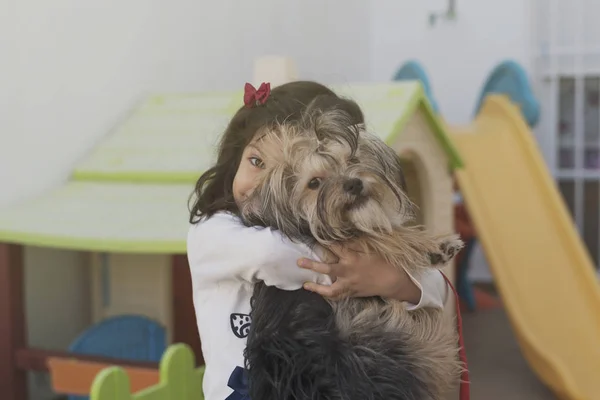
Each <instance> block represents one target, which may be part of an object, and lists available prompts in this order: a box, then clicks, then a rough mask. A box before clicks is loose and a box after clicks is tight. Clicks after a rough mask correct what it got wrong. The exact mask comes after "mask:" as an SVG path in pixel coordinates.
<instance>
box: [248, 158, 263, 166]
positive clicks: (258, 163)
mask: <svg viewBox="0 0 600 400" xmlns="http://www.w3.org/2000/svg"><path fill="white" fill-rule="evenodd" d="M249 160H250V164H252V165H254V166H255V167H257V168H261V169H262V168H264V167H265V164H264V163H263V162H262V160H261V159H260V158H258V157H250V158H249Z"/></svg>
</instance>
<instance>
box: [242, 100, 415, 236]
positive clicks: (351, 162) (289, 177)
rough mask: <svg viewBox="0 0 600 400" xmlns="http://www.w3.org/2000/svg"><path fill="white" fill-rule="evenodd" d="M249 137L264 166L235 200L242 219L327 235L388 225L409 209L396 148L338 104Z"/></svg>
mask: <svg viewBox="0 0 600 400" xmlns="http://www.w3.org/2000/svg"><path fill="white" fill-rule="evenodd" d="M255 143H256V146H257V147H258V148H259V151H260V153H261V156H262V158H263V162H264V170H263V172H262V173H261V177H260V179H259V182H258V184H257V187H256V188H255V189H254V191H253V192H252V194H251V195H250V196H249V197H248V198H247V200H246V201H245V202H244V204H243V205H242V207H241V214H242V218H243V219H244V220H245V221H246V223H248V224H251V225H263V226H272V227H274V228H277V229H279V230H281V231H282V232H283V233H284V234H286V235H288V236H290V237H293V238H302V237H305V236H307V235H309V236H311V237H313V238H315V239H316V240H317V241H319V242H321V243H332V242H338V241H345V240H348V239H354V238H357V237H361V236H364V235H379V234H383V233H389V232H391V230H392V228H393V227H394V226H399V225H402V224H403V223H405V222H406V221H407V220H409V219H410V218H411V217H412V203H411V202H410V200H409V199H408V197H407V196H406V194H405V191H404V177H403V173H402V169H401V167H400V160H399V158H398V156H397V155H396V154H395V152H394V151H393V150H392V149H391V148H390V147H388V146H387V145H386V144H385V143H384V142H383V141H382V140H380V139H379V138H377V137H376V136H374V135H372V134H369V133H368V132H366V131H365V130H364V129H363V127H362V126H357V125H353V124H352V123H351V120H350V118H349V116H348V114H346V113H344V112H343V111H339V110H331V111H324V112H323V111H313V112H311V113H310V114H308V115H306V117H305V118H304V119H303V120H302V122H301V123H297V124H285V123H283V124H279V125H277V126H275V127H273V128H270V129H267V130H265V131H264V132H261V133H260V135H259V136H258V139H257V140H256V142H255Z"/></svg>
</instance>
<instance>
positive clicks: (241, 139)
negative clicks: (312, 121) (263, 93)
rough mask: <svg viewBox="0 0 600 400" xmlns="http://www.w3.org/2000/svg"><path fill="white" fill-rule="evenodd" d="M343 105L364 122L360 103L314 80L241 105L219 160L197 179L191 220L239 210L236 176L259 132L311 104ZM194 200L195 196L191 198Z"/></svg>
mask: <svg viewBox="0 0 600 400" xmlns="http://www.w3.org/2000/svg"><path fill="white" fill-rule="evenodd" d="M316 107H318V108H322V109H323V110H328V109H329V110H330V109H341V110H343V111H345V112H347V113H348V114H349V115H350V117H351V118H352V120H353V121H354V123H356V124H360V123H364V117H363V114H362V111H361V109H360V107H359V106H358V105H357V104H356V103H355V102H353V101H351V100H346V99H342V98H340V97H338V96H337V95H336V94H335V93H334V92H333V91H331V90H330V89H329V88H327V87H326V86H323V85H321V84H319V83H316V82H310V81H296V82H290V83H286V84H283V85H281V86H277V87H276V88H274V89H273V90H272V91H271V94H270V96H269V98H268V100H267V101H266V102H265V104H263V105H260V106H256V107H251V108H248V107H242V108H240V109H239V110H238V111H237V112H236V113H235V115H234V116H233V118H232V119H231V121H230V122H229V125H228V126H227V129H225V132H224V134H223V136H222V137H221V140H220V142H219V151H218V157H217V162H216V164H215V165H214V166H213V167H211V168H210V169H208V170H207V171H206V172H204V173H203V174H202V175H201V176H200V178H198V181H197V182H196V188H195V190H194V193H192V197H195V199H194V203H193V205H192V207H191V210H190V219H189V222H190V223H192V224H193V223H196V222H198V221H199V220H200V219H201V218H203V217H210V216H212V215H213V214H215V213H216V212H219V211H229V212H232V213H237V212H238V208H237V205H236V204H235V201H234V198H233V190H232V187H233V179H234V177H235V174H236V173H237V170H238V167H239V165H240V161H241V158H242V154H243V152H244V149H245V148H246V146H247V145H248V144H249V143H250V142H251V141H252V139H253V138H254V135H255V134H256V132H257V131H258V130H259V129H260V128H263V127H265V126H268V125H270V124H274V123H275V122H283V121H288V122H292V123H293V122H297V121H300V120H301V118H302V115H303V112H304V111H305V110H306V109H307V108H311V109H314V108H316ZM190 200H191V198H190Z"/></svg>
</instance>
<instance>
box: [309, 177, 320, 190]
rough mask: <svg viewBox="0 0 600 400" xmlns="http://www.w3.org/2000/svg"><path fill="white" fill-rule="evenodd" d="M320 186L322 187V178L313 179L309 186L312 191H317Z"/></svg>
mask: <svg viewBox="0 0 600 400" xmlns="http://www.w3.org/2000/svg"><path fill="white" fill-rule="evenodd" d="M319 186H321V178H312V179H311V180H310V181H309V182H308V185H307V187H308V188H309V189H310V190H316V189H318V188H319Z"/></svg>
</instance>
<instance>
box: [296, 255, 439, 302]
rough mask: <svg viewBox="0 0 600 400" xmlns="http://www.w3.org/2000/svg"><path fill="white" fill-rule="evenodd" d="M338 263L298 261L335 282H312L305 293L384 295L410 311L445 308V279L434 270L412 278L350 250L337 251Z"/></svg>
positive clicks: (360, 295)
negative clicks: (308, 291)
mask: <svg viewBox="0 0 600 400" xmlns="http://www.w3.org/2000/svg"><path fill="white" fill-rule="evenodd" d="M335 253H336V254H338V256H339V258H340V259H339V261H338V262H337V263H333V264H326V263H323V262H317V261H313V260H310V259H306V258H304V259H301V260H299V263H298V265H299V266H300V267H302V268H306V269H310V270H313V271H316V272H319V273H322V274H328V275H330V276H331V277H332V279H334V280H335V282H334V283H333V284H332V285H323V284H316V283H314V282H309V283H307V284H306V285H304V288H305V289H306V290H310V291H312V292H316V293H319V294H320V295H322V296H325V297H330V298H337V297H344V296H352V297H367V296H381V297H385V298H389V299H395V300H399V301H404V302H406V303H408V304H407V306H408V309H409V310H414V309H417V308H423V307H433V308H443V307H444V303H445V302H446V298H447V296H448V289H447V287H446V282H445V280H444V277H443V276H442V274H441V273H440V271H437V270H435V269H433V268H432V269H427V270H423V272H422V273H421V274H420V276H411V275H410V274H408V272H406V271H405V270H399V269H398V268H397V267H395V266H393V265H389V264H387V262H386V261H385V260H384V259H383V258H381V257H378V256H374V255H370V256H369V255H365V254H363V253H359V252H355V251H353V250H351V249H349V248H347V247H346V248H339V249H336V250H335Z"/></svg>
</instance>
